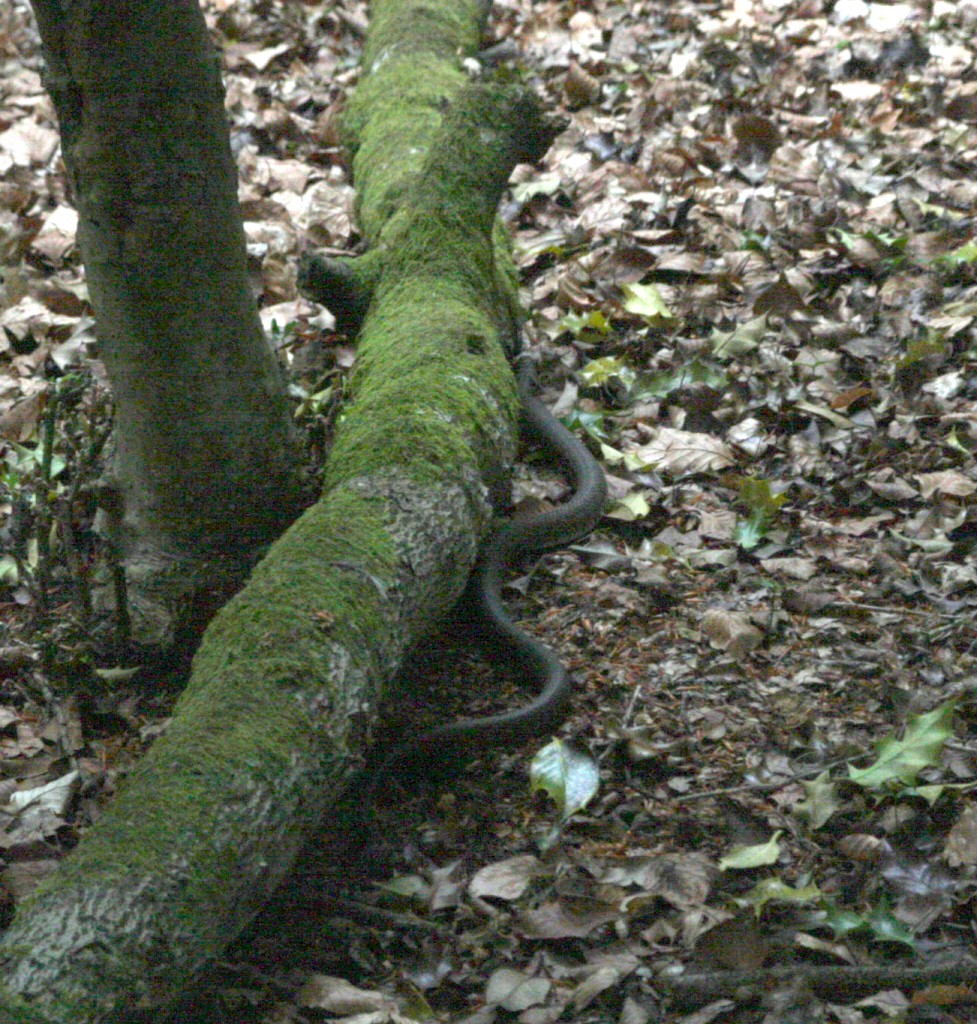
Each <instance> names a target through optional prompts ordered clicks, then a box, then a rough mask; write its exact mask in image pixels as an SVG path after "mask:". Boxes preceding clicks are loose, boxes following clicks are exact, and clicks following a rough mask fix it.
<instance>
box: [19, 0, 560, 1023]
mask: <svg viewBox="0 0 977 1024" xmlns="http://www.w3.org/2000/svg"><path fill="white" fill-rule="evenodd" d="M483 14H484V8H483V6H482V5H481V4H479V3H478V2H477V0H382V2H376V3H374V5H373V9H372V15H373V25H372V28H371V32H370V37H369V40H368V44H367V48H366V52H365V54H364V58H363V66H364V72H365V74H364V78H363V80H362V81H361V84H360V85H359V87H358V90H357V94H356V97H355V98H354V100H353V101H352V103H351V105H350V108H349V115H348V116H349V120H348V130H349V137H350V140H351V145H352V147H353V149H354V151H355V163H354V168H355V175H356V182H357V185H358V188H359V194H360V202H361V208H360V218H361V222H362V225H363V228H364V233H365V235H366V237H367V239H368V240H369V242H370V244H371V246H372V249H371V252H370V253H369V254H368V256H367V257H365V259H366V261H367V262H366V263H364V264H355V263H353V264H351V265H350V266H351V269H350V272H349V275H347V276H352V277H355V278H356V279H357V280H358V281H360V282H361V287H360V288H359V289H358V291H357V294H359V295H362V296H365V297H366V298H365V299H364V301H363V303H362V307H363V308H364V309H365V319H364V321H363V327H362V333H361V336H360V339H359V356H358V359H357V365H356V371H355V374H354V380H353V382H352V398H351V403H350V405H349V407H348V410H347V412H346V415H345V418H344V420H343V423H342V426H341V428H340V430H339V431H338V433H337V436H336V438H335V443H334V446H333V449H332V452H331V455H330V460H329V464H328V466H327V473H326V487H325V490H324V493H323V497H322V498H321V499H320V501H319V502H318V503H317V504H316V505H314V506H313V507H312V508H311V509H309V510H308V511H307V512H306V513H305V514H304V515H302V516H301V517H300V518H299V519H298V520H297V521H296V522H295V524H294V525H293V526H292V527H291V528H290V529H289V530H288V531H287V532H286V533H285V534H284V535H283V536H282V538H281V539H280V540H278V541H277V542H276V543H275V544H274V545H273V546H272V548H271V550H270V552H269V554H268V555H267V556H266V558H265V559H264V560H263V561H262V562H261V564H260V565H259V566H258V567H257V568H256V570H255V571H254V573H253V574H252V576H251V579H250V580H249V582H248V584H247V585H246V586H245V588H244V589H243V590H242V591H241V592H240V594H238V595H237V596H236V597H235V598H234V599H232V600H231V602H229V604H228V605H227V606H226V607H225V608H224V609H222V610H221V612H220V613H219V614H218V615H217V616H216V618H215V619H214V621H213V622H212V624H211V625H210V627H209V628H208V630H207V632H206V634H205V636H204V639H203V641H202V643H201V647H200V650H199V651H198V653H197V656H196V658H195V659H194V663H193V670H192V676H191V681H190V684H189V686H188V688H187V691H186V693H185V694H184V696H183V697H182V698H181V700H180V701H179V703H178V705H177V708H176V710H175V713H174V717H173V722H172V724H171V726H170V728H169V730H168V731H167V733H166V734H165V735H164V736H163V737H162V738H161V739H160V740H159V741H158V742H157V743H156V744H155V745H154V746H153V748H152V749H151V750H150V752H149V753H148V755H147V756H146V757H145V759H144V760H143V762H142V763H141V764H140V766H139V767H138V769H137V770H136V771H135V772H134V773H133V775H132V777H131V778H130V779H129V780H128V783H127V785H126V786H125V787H124V788H123V790H122V792H121V793H120V794H119V796H118V797H117V798H116V800H115V801H114V803H113V804H112V805H111V807H110V808H109V809H108V811H107V812H106V813H105V815H104V816H103V817H102V819H101V820H100V821H99V823H98V824H97V826H95V828H93V830H92V831H91V833H90V834H89V835H88V836H86V837H85V839H84V840H83V841H82V843H81V844H80V846H79V848H78V850H77V851H76V852H75V853H73V854H72V855H71V857H70V858H69V859H68V860H67V861H66V863H65V865H64V866H63V868H62V869H61V871H60V872H59V873H58V874H57V876H55V878H53V879H52V880H51V881H50V882H49V883H47V884H46V885H44V886H43V887H42V888H41V889H40V890H39V891H38V892H37V893H36V894H35V895H34V896H33V897H32V898H31V899H30V900H29V901H28V902H27V903H26V904H25V905H24V906H23V907H22V908H21V909H20V911H19V912H18V915H17V917H16V918H15V921H14V923H13V925H12V926H11V928H10V930H9V931H8V933H7V934H6V936H4V938H3V941H2V943H0V1024H3V1022H4V1021H15V1020H18V1021H28V1022H30V1021H33V1022H38V1024H51V1022H59V1024H69V1022H70V1024H95V1022H102V1021H120V1022H121V1021H125V1022H127V1024H133V1022H134V1021H137V1020H143V1019H146V1020H150V1019H152V1020H157V1019H158V1018H159V1011H160V1008H161V1007H164V1006H166V1005H167V1004H169V1003H171V1002H172V1000H173V999H174V998H176V997H177V996H178V995H179V993H180V991H181V989H183V988H185V987H186V986H187V985H188V984H189V983H190V981H191V980H192V978H193V976H194V975H195V974H196V973H198V972H199V971H200V970H202V969H203V968H204V967H205V965H206V964H207V962H208V961H209V960H210V959H211V958H213V957H214V956H216V955H217V954H219V953H220V951H221V950H222V949H223V948H224V947H225V946H226V945H227V944H228V942H230V940H231V939H233V938H234V936H235V935H236V934H237V933H238V932H239V931H240V930H241V929H242V928H243V927H244V925H246V924H247V923H248V921H249V920H250V919H251V918H252V917H253V916H254V914H255V913H256V912H257V911H258V910H259V909H260V906H261V904H262V902H263V900H264V899H265V898H266V896H267V894H268V893H270V892H271V890H272V889H273V888H274V887H275V885H276V884H277V883H278V882H279V881H280V880H281V878H282V877H283V876H284V875H285V874H286V872H287V871H288V870H289V868H290V867H291V865H292V864H293V862H294V859H295V855H296V852H297V849H298V847H299V845H300V842H301V838H302V833H303V829H304V828H305V827H306V826H307V825H309V824H313V823H315V822H316V821H317V819H319V818H320V816H321V815H323V814H324V813H326V812H327V811H328V809H329V807H330V806H331V805H332V804H333V803H334V802H335V800H336V799H337V797H338V795H339V793H340V791H341V789H342V787H343V785H344V784H345V783H346V781H347V780H348V779H349V777H350V775H351V773H352V772H353V771H354V770H355V769H356V768H357V767H359V766H360V765H361V763H362V759H363V755H364V752H365V750H366V748H367V746H368V743H369V736H370V732H371V729H372V726H373V723H374V720H375V710H376V707H377V704H378V701H379V699H380V697H381V696H382V692H383V689H384V687H385V685H386V684H387V683H388V682H389V681H390V680H391V679H392V677H393V676H394V673H395V671H396V669H397V668H398V666H399V665H400V664H401V662H402V660H403V658H404V656H405V654H406V652H407V651H408V650H409V648H410V647H411V646H412V645H413V644H414V643H415V642H416V640H417V639H418V638H419V637H420V636H422V635H423V634H425V633H427V632H429V631H430V630H431V629H433V628H435V627H436V626H437V625H438V623H439V622H440V621H442V619H443V617H444V616H445V615H446V613H447V612H448V611H449V610H450V608H451V607H452V605H453V604H454V602H455V601H456V600H457V598H458V596H459V595H460V593H461V591H462V589H463V588H464V585H465V581H466V578H467V576H468V572H469V570H470V567H471V565H472V564H473V561H474V559H475V554H476V551H477V548H478V543H479V539H480V538H481V537H482V536H483V535H484V534H485V532H486V530H487V528H488V524H489V521H490V518H491V511H492V509H491V501H490V498H491V496H492V494H493V493H494V492H495V491H496V490H497V489H498V487H499V484H500V481H502V480H503V479H504V478H505V476H506V472H507V467H508V464H509V462H510V461H511V457H512V453H513V449H514V444H515V433H516V424H517V419H518V400H517V395H516V390H515V385H514V381H513V377H512V373H511V371H510V369H509V367H508V364H507V361H506V357H505V353H504V351H503V343H504V342H505V341H507V340H509V339H510V338H511V330H512V317H513V310H514V309H515V308H516V301H515V294H514V288H513V275H512V272H511V264H510V263H509V262H508V255H507V253H506V252H505V250H504V249H503V248H500V246H499V241H500V233H499V230H498V226H497V221H496V217H495V210H496V207H497V204H498V200H499V198H500V195H501V192H502V189H503V188H504V186H505V183H506V181H507V179H508V177H509V175H510V173H511V171H512V168H513V166H514V165H515V164H516V163H517V162H519V161H525V160H535V159H538V158H539V157H540V156H541V155H542V153H543V151H545V149H546V147H547V146H548V143H549V141H550V139H551V135H552V132H551V130H550V129H549V128H548V127H547V126H546V125H544V124H543V123H542V122H541V119H540V115H539V112H538V110H537V107H536V105H535V103H534V102H533V101H532V99H531V98H530V97H529V96H528V94H525V93H523V92H522V91H521V90H518V89H513V88H504V87H489V86H482V85H478V84H471V83H468V82H467V81H466V79H465V76H464V74H463V72H462V71H461V69H460V63H459V61H460V58H461V57H463V56H465V55H466V54H471V53H472V52H473V51H474V49H475V47H476V45H477V42H478V36H479V31H480V24H481V18H482V16H483ZM357 268H360V269H357ZM362 268H367V269H368V271H369V272H368V273H363V272H361V271H362Z"/></svg>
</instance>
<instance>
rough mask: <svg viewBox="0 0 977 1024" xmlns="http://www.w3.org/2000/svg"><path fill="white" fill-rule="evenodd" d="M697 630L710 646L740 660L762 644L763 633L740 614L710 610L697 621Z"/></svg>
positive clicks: (723, 609)
mask: <svg viewBox="0 0 977 1024" xmlns="http://www.w3.org/2000/svg"><path fill="white" fill-rule="evenodd" d="M699 629H700V630H701V631H702V632H703V633H704V634H705V635H706V637H707V638H708V639H709V643H710V644H711V646H713V647H715V648H716V649H717V650H720V651H726V653H727V654H730V655H731V656H732V657H734V658H742V657H743V656H744V655H746V654H749V653H750V651H752V650H755V649H756V648H757V647H759V646H760V644H762V643H763V633H761V632H760V630H759V629H757V628H756V626H754V625H753V623H752V622H750V620H749V618H748V617H747V616H746V615H744V614H743V613H742V612H734V611H729V610H727V609H725V608H710V609H709V610H708V611H707V612H706V613H705V614H704V615H703V616H702V618H701V619H700V620H699Z"/></svg>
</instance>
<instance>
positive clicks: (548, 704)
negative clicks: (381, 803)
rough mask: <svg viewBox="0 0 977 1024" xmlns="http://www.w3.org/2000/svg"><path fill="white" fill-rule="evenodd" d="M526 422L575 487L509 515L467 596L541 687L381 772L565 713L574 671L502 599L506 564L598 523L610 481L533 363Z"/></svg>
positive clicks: (521, 671)
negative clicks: (554, 409) (542, 393)
mask: <svg viewBox="0 0 977 1024" xmlns="http://www.w3.org/2000/svg"><path fill="white" fill-rule="evenodd" d="M518 381H519V393H520V398H521V400H522V408H523V420H524V429H525V433H526V435H527V436H528V437H530V438H532V439H533V440H535V441H536V442H537V443H539V444H541V445H542V446H543V448H544V449H545V450H546V451H548V452H550V453H552V454H553V455H555V456H556V457H557V458H558V459H559V461H560V463H561V464H562V465H563V467H564V468H565V469H566V471H567V473H568V475H569V477H570V481H571V485H572V489H573V493H572V496H571V497H570V498H569V499H568V500H567V501H566V502H564V503H563V504H562V505H559V506H557V507H556V508H553V509H550V510H548V511H546V512H542V513H539V514H538V515H534V516H529V517H526V518H520V519H511V520H508V521H506V522H505V523H503V524H502V525H501V526H500V527H499V528H498V529H496V531H495V532H494V533H493V534H492V535H491V536H490V538H489V540H488V542H487V543H486V545H485V547H484V548H483V550H482V553H481V556H480V558H479V561H478V564H477V565H476V568H475V571H474V573H473V575H472V579H471V582H470V583H469V586H468V590H467V594H466V603H467V605H468V610H469V614H470V615H471V616H472V618H473V620H474V627H475V633H476V636H477V638H478V639H479V640H480V641H481V642H483V643H485V644H486V645H487V646H488V647H489V648H490V650H491V652H492V654H493V656H494V657H499V656H501V659H502V660H503V662H504V663H505V664H506V665H507V666H508V667H510V668H511V669H512V670H513V671H514V673H515V674H516V675H517V676H518V677H521V678H522V679H523V680H524V681H525V682H526V683H527V684H528V685H529V686H531V687H532V688H533V689H535V691H536V695H535V697H533V698H532V700H530V701H528V702H527V703H525V704H522V705H520V706H519V707H516V708H513V709H512V710H510V711H503V712H500V713H499V714H495V715H485V716H483V717H479V718H462V719H459V720H457V721H454V722H449V723H447V724H446V725H441V726H438V727H436V728H434V729H431V730H430V731H429V732H426V733H423V734H422V735H421V736H419V737H415V738H414V739H412V740H410V741H409V742H407V743H405V744H403V745H402V746H400V747H398V748H397V749H396V750H395V751H394V752H393V753H392V754H391V755H390V756H389V757H388V758H387V759H386V760H385V761H384V763H383V765H382V766H381V768H380V771H379V774H380V775H383V774H385V773H386V772H387V771H388V770H389V769H392V768H394V767H396V766H397V765H399V764H402V763H411V764H417V763H418V762H420V763H421V764H424V765H425V766H428V765H436V764H437V763H439V762H441V763H444V762H452V761H457V759H458V758H459V757H460V756H462V755H464V754H474V753H477V752H478V751H479V750H480V749H482V748H483V747H486V746H496V745H502V744H517V743H520V742H522V741H524V740H526V739H529V738H531V737H535V736H540V735H544V734H545V733H547V732H548V731H550V730H551V729H553V728H555V727H556V726H557V725H559V723H560V722H561V721H562V720H563V718H564V717H565V716H566V713H567V710H568V708H569V703H570V695H571V685H572V684H571V679H570V676H569V674H568V673H567V671H566V669H565V668H564V667H563V665H562V663H561V662H560V660H559V658H557V656H556V655H555V654H554V653H553V651H551V650H550V649H549V648H548V647H546V646H545V645H544V644H541V643H540V642H539V641H538V640H536V639H535V638H534V637H531V636H530V635H529V634H528V633H526V632H525V631H523V630H522V629H520V627H519V626H518V625H516V623H515V622H513V621H512V619H511V618H510V617H509V613H508V612H507V611H506V608H505V604H504V602H503V600H502V584H503V579H504V577H505V574H506V572H507V571H509V570H510V569H512V568H513V567H514V566H516V565H517V564H518V562H519V561H520V560H521V559H523V558H525V557H527V556H532V555H538V554H541V553H542V552H544V551H549V550H551V549H553V548H558V547H564V546H566V545H568V544H572V543H573V542H575V541H577V540H580V539H581V538H582V537H585V536H586V535H587V534H588V533H590V532H591V530H593V528H594V527H595V526H596V524H597V521H598V520H599V519H600V517H601V514H602V513H603V511H604V504H605V501H606V497H607V485H606V482H605V480H604V473H603V471H602V470H601V467H600V466H599V465H598V463H597V461H596V460H595V459H594V457H593V456H592V455H591V454H590V452H589V451H588V450H587V448H586V446H585V445H584V444H583V443H582V442H581V441H579V440H578V439H577V438H576V437H574V435H573V434H571V433H570V431H569V430H567V429H566V427H564V426H563V424H562V423H560V422H559V420H557V419H556V417H554V416H553V414H552V413H551V412H550V411H549V409H548V408H547V407H546V406H545V405H544V404H543V403H542V402H541V401H540V400H539V399H538V398H536V396H535V394H534V393H533V374H532V366H531V364H530V363H529V362H528V361H526V360H523V361H522V365H521V367H520V370H519V374H518Z"/></svg>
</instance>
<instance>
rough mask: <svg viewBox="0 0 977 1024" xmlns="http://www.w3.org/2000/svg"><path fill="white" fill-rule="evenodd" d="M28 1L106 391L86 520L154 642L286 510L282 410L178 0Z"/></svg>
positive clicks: (219, 132) (209, 104) (288, 487)
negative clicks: (107, 426)
mask: <svg viewBox="0 0 977 1024" xmlns="http://www.w3.org/2000/svg"><path fill="white" fill-rule="evenodd" d="M33 3H34V10H35V13H36V16H37V21H38V26H39V28H40V32H41V39H42V42H43V46H44V56H45V64H46V74H45V80H46V85H47V87H48V90H49V91H50V93H51V95H52V97H53V98H54V101H55V105H56V107H57V111H58V118H59V121H60V124H61V137H62V148H63V151H64V158H65V164H66V166H67V168H68V175H69V179H70V183H71V188H72V192H73V195H74V200H75V203H76V205H77V207H78V244H79V247H80V250H81V254H82V258H83V260H84V263H85V272H86V276H87V280H88V288H89V293H90V296H91V302H92V305H93V306H94V308H95V314H96V318H97V323H98V340H99V352H100V354H101V356H102V358H103V359H104V361H105V365H106V368H107V370H108V374H109V378H110V380H111V382H112V392H113V396H114V400H115V435H114V455H113V460H112V466H111V468H110V472H109V474H108V475H107V477H106V480H105V481H104V482H105V483H106V487H105V492H106V495H107V498H108V499H109V500H107V501H106V502H105V503H104V504H105V505H106V508H107V513H106V514H105V515H104V516H103V520H104V522H103V526H104V527H105V528H106V530H107V531H108V532H109V533H110V535H111V540H112V542H113V546H114V547H115V549H116V551H117V552H118V554H119V556H120V557H121V560H122V561H123V563H124V566H125V570H126V574H127V580H128V591H129V604H130V611H131V613H132V622H133V627H134V637H135V639H136V640H138V641H139V642H142V643H152V644H165V643H166V642H167V641H168V640H169V639H170V638H171V635H172V630H173V626H174V616H177V617H178V616H179V614H180V611H181V610H182V609H185V608H186V607H187V605H188V601H187V598H188V597H190V596H193V595H196V594H199V593H202V592H204V591H207V590H209V589H210V588H212V587H217V588H219V589H221V590H223V592H224V596H225V597H227V596H229V594H230V593H232V592H233V585H234V584H235V583H237V584H239V583H240V581H241V578H242V575H243V571H244V570H246V569H248V568H250V566H251V564H253V562H254V559H255V552H256V551H257V550H258V549H259V548H261V547H263V546H267V544H268V543H269V542H270V541H271V540H273V539H274V538H275V537H276V536H278V535H279V534H280V533H281V532H282V530H283V529H284V528H285V527H286V526H287V525H288V523H290V522H291V521H292V520H293V519H294V518H295V516H296V515H298V513H299V511H300V510H301V507H302V492H301V481H300V477H299V468H300V462H299V458H298V455H299V452H298V448H297V446H296V444H295V438H294V436H293V429H292V420H291V412H290V409H289V406H288V403H287V401H286V399H285V396H284V388H283V381H282V377H281V373H280V371H279V367H278V364H277V361H276V358H275V355H274V353H273V352H272V351H271V349H270V348H269V346H268V344H267V343H266V341H265V339H264V336H263V334H262V330H261V324H260V321H259V319H258V313H257V308H256V305H255V301H254V298H253V296H252V295H251V292H250V289H249V285H248V279H247V274H246V262H245V260H246V253H245V241H244V230H243V227H242V224H241V215H240V210H239V207H238V202H237V173H236V169H235V166H234V161H233V159H232V157H231V152H230V145H229V141H228V131H227V122H226V119H225V116H224V107H223V98H224V93H223V88H222V86H221V81H220V72H219V65H218V62H217V58H216V55H215V53H214V50H213V47H212V45H211V43H210V39H209V37H208V34H207V29H206V26H205V24H204V20H203V16H202V14H201V11H200V8H199V6H198V4H197V3H196V0H172V2H167V3H165V4H161V3H158V2H156V0H119V2H107V0H78V2H75V3H72V4H70V5H68V6H66V5H64V4H62V3H60V2H59V0H33ZM228 510H233V514H232V515H229V514H228ZM228 584H231V586H232V589H228Z"/></svg>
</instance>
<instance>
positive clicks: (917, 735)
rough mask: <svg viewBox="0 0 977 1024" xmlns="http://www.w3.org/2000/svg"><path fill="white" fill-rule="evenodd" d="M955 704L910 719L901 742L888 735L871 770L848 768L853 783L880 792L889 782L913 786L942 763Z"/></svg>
mask: <svg viewBox="0 0 977 1024" xmlns="http://www.w3.org/2000/svg"><path fill="white" fill-rule="evenodd" d="M955 709H956V701H955V700H951V701H947V703H946V704H941V705H940V707H938V708H936V710H935V711H930V712H928V713H927V714H925V715H917V716H916V717H915V718H911V719H910V720H909V722H908V723H907V725H906V729H905V732H904V734H903V737H902V739H901V740H897V739H895V738H894V737H892V736H887V737H886V738H885V739H884V740H882V742H881V743H879V744H878V746H877V747H876V748H875V752H876V754H877V755H878V757H877V759H876V761H875V763H874V764H872V765H870V766H869V767H868V768H852V767H850V766H849V768H848V777H849V778H850V779H851V781H852V782H854V783H856V784H857V785H859V786H864V787H865V788H866V789H878V788H879V787H880V786H884V785H885V784H886V783H889V782H901V783H902V784H903V785H906V786H912V785H915V783H916V776H917V775H919V773H920V771H922V769H923V768H933V767H935V766H936V765H938V764H939V763H940V756H941V754H942V753H943V746H944V744H945V743H946V741H947V740H948V739H949V738H950V736H951V734H952V732H953V728H952V722H953V712H954V710H955Z"/></svg>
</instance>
